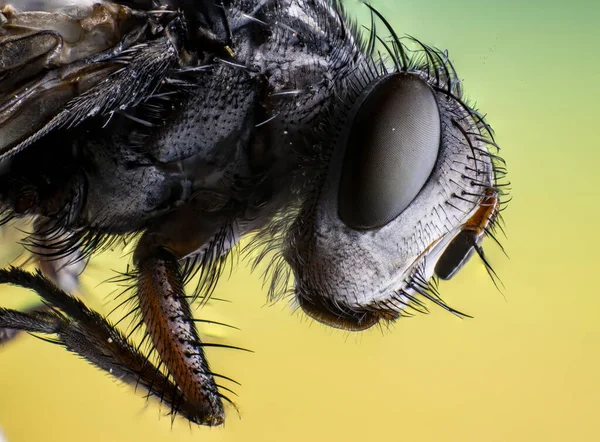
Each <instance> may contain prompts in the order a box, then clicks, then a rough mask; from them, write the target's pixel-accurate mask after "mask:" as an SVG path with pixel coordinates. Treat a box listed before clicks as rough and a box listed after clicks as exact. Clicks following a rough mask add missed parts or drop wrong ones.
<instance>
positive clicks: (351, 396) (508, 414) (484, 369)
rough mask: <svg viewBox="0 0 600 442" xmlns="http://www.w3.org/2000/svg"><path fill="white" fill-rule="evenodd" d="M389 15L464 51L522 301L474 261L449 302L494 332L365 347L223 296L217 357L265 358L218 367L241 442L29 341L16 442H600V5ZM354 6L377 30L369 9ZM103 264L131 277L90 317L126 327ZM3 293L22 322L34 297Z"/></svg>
mask: <svg viewBox="0 0 600 442" xmlns="http://www.w3.org/2000/svg"><path fill="white" fill-rule="evenodd" d="M17 1H18V0H17ZM374 3H375V5H376V6H377V7H379V8H380V9H381V11H382V12H383V13H384V15H386V16H387V17H388V18H389V20H390V21H391V22H392V24H393V25H394V27H395V28H396V29H397V30H398V31H399V33H401V34H402V33H406V34H411V35H414V36H416V37H418V38H419V39H421V40H422V41H424V42H426V43H428V44H431V45H436V46H438V47H440V48H447V49H448V50H449V51H450V56H451V59H452V60H453V61H454V62H455V65H456V68H457V70H458V73H459V76H460V77H461V78H463V79H464V81H465V82H464V86H465V89H466V92H467V96H468V97H470V98H471V99H472V100H473V101H476V102H477V104H478V106H479V108H480V109H481V110H482V112H484V113H487V114H488V119H489V122H490V123H491V124H492V126H493V127H494V129H495V130H496V134H497V140H498V142H499V144H500V145H501V146H502V147H503V151H502V152H503V156H504V157H505V159H506V160H507V162H508V167H509V178H510V180H511V181H512V184H513V197H514V199H513V201H512V203H511V204H510V205H509V208H508V210H507V211H505V213H504V216H505V221H506V226H507V228H506V231H507V235H508V239H507V240H506V241H505V242H504V243H505V246H506V249H507V252H508V254H509V256H510V259H506V258H505V257H503V255H502V254H501V253H500V252H499V251H498V250H497V248H495V247H494V246H493V245H491V244H490V241H487V244H488V253H489V255H490V259H491V261H492V262H493V264H494V266H495V269H496V271H497V272H498V273H499V274H500V276H501V278H502V280H503V282H504V284H505V285H506V290H505V291H504V292H505V296H504V297H503V295H502V294H500V293H499V292H498V291H496V289H495V288H494V286H493V284H492V283H491V281H490V279H489V278H488V277H487V275H486V273H485V270H484V268H483V266H482V265H481V263H479V262H477V261H478V260H477V259H473V261H472V262H471V263H469V265H468V266H467V267H466V268H465V269H464V270H463V271H462V272H461V273H460V274H459V275H458V276H457V277H456V278H455V279H454V280H452V281H451V282H449V283H444V284H442V290H443V295H444V297H445V299H446V300H447V301H448V302H450V304H451V305H452V306H454V307H456V308H458V309H459V310H462V311H465V312H467V313H469V314H471V315H473V316H474V317H475V318H474V319H465V320H460V319H457V318H456V317H454V316H452V315H450V314H448V313H446V312H444V311H441V310H440V309H438V308H432V312H431V314H430V315H420V316H417V317H415V318H412V319H403V320H400V321H399V322H397V323H396V324H395V325H394V326H393V327H392V328H391V329H390V330H389V331H388V330H386V331H383V332H382V331H380V330H377V329H372V330H370V331H368V332H364V333H361V334H351V333H347V332H340V331H336V330H331V329H328V328H325V327H324V326H321V325H319V324H316V323H313V322H312V321H309V320H307V319H306V318H305V317H303V316H302V315H301V314H299V313H296V314H293V313H292V311H291V309H290V308H289V307H288V306H287V305H286V304H285V303H279V304H276V305H275V306H271V307H269V306H266V305H265V302H266V301H265V296H264V291H263V290H262V289H261V283H260V280H259V278H258V275H250V274H249V271H248V270H247V269H246V268H245V267H244V266H243V265H241V266H240V267H239V269H238V271H237V272H236V273H235V275H234V276H233V277H232V278H231V279H230V280H229V281H228V282H226V281H223V283H222V284H221V285H220V287H219V289H218V296H221V297H226V298H228V299H230V300H232V301H233V302H232V303H216V304H214V305H211V306H210V307H209V308H208V309H207V311H206V312H205V313H202V314H201V316H203V317H209V318H211V319H213V320H224V321H228V322H230V323H232V324H234V325H236V326H238V327H240V328H241V329H242V331H239V332H237V331H232V332H227V333H226V334H222V332H223V330H220V329H211V330H206V333H207V334H209V335H212V338H211V339H212V340H215V339H216V340H221V341H225V342H229V343H232V344H235V345H239V346H242V347H246V348H251V349H253V350H254V351H255V353H253V354H250V353H242V352H234V351H230V350H222V349H209V352H208V353H209V358H210V361H211V363H212V366H213V368H214V369H215V370H216V371H217V372H221V373H225V374H227V375H229V376H232V377H234V378H236V379H237V380H239V381H240V382H242V384H243V386H242V387H238V388H237V389H236V390H237V391H238V393H239V394H240V397H239V398H238V399H237V404H238V405H239V407H240V410H241V416H242V418H241V419H238V417H237V415H236V412H235V410H233V409H231V408H230V409H229V410H228V419H227V423H226V425H225V426H224V427H223V428H212V429H210V428H190V427H189V425H188V423H187V422H186V421H184V420H181V419H178V420H177V421H175V423H174V425H173V426H171V422H170V419H169V417H161V418H160V419H159V416H160V415H161V413H159V407H158V405H157V404H156V403H155V402H149V403H147V402H145V401H144V400H143V399H141V398H140V396H141V395H140V393H138V394H137V395H135V394H133V392H132V389H131V388H129V387H126V386H123V385H120V384H118V383H116V382H114V381H113V380H111V379H109V377H108V376H106V375H105V374H104V373H102V372H100V371H98V370H96V369H94V368H92V367H91V366H90V365H88V364H87V363H85V362H83V361H82V360H80V359H78V358H77V357H74V356H73V355H70V354H68V353H67V352H66V351H64V350H63V349H61V348H59V347H54V346H51V345H48V344H46V343H44V342H41V341H38V340H36V339H33V338H31V337H28V336H24V337H22V338H21V339H20V340H19V342H18V343H17V344H16V345H11V346H8V347H6V348H2V349H1V350H0V428H2V430H3V431H4V433H5V436H6V438H7V440H8V441H9V442H31V441H46V442H50V441H108V440H110V441H137V440H143V441H145V442H154V441H156V442H158V441H160V442H167V441H192V440H194V441H203V442H212V441H241V440H244V441H290V442H291V441H309V440H310V441H368V440H374V439H376V438H382V439H385V440H406V441H411V442H412V441H460V442H466V441H472V442H482V441H486V442H488V441H489V442H491V441H510V442H518V441H528V442H531V441H545V442H550V441H580V442H582V441H598V440H600V426H599V425H598V419H599V417H598V413H599V411H600V379H599V378H600V320H599V319H598V316H599V315H598V312H599V309H600V298H599V297H598V284H597V275H596V274H595V273H594V272H596V271H598V268H599V263H600V260H599V259H598V250H599V248H600V247H599V246H600V244H599V240H598V233H597V231H595V229H596V228H597V227H598V216H599V214H600V209H599V208H598V191H597V190H596V188H597V187H598V185H597V183H596V177H597V169H598V164H600V149H599V147H600V146H599V145H598V144H599V143H598V136H597V128H598V126H599V121H598V116H599V112H598V110H597V106H598V103H600V92H599V91H600V86H599V85H598V78H599V76H600V56H599V53H600V50H599V48H598V46H599V45H600V31H599V29H600V18H599V17H600V7H599V6H597V5H598V3H597V2H596V1H570V2H563V1H556V0H554V1H553V0H546V1H541V0H536V1H530V2H522V1H517V0H503V1H495V2H491V1H487V2H486V1H480V0H455V1H449V0H419V1H414V0H410V1H409V0H404V1H398V2H396V1H394V2H392V1H389V2H385V1H383V0H379V1H375V2H374ZM348 4H349V5H350V6H351V8H352V10H353V11H360V13H361V17H362V18H364V19H365V21H364V22H365V23H368V21H367V14H365V12H366V11H365V8H364V7H360V8H359V7H358V6H357V2H356V1H354V0H353V1H349V2H348ZM102 261H104V263H103V262H102ZM103 265H106V266H108V267H113V268H115V267H116V264H115V263H110V262H109V257H101V258H100V259H99V260H97V262H96V266H94V267H93V268H91V269H90V270H89V272H88V274H87V276H86V277H85V279H84V283H85V285H86V287H87V288H88V289H90V290H93V291H94V292H97V294H98V296H94V297H93V299H91V300H90V301H89V302H88V303H89V304H90V305H91V306H92V307H94V308H98V309H100V310H101V311H104V312H106V311H108V306H106V305H104V306H103V299H105V298H106V297H107V296H108V294H109V293H110V292H111V290H112V289H113V287H110V286H109V285H107V284H103V285H100V286H99V287H96V284H97V283H98V282H99V281H101V280H102V279H104V278H105V277H106V276H107V275H108V273H106V271H100V268H102V266H103ZM594 269H596V270H594ZM1 295H2V296H0V303H1V304H2V305H5V306H8V305H16V304H15V302H20V301H22V300H23V299H24V296H25V295H24V292H22V291H19V292H18V291H10V290H7V289H2V293H1ZM109 299H110V298H109ZM165 411H166V410H163V412H162V414H164V412H165ZM0 438H1V437H0Z"/></svg>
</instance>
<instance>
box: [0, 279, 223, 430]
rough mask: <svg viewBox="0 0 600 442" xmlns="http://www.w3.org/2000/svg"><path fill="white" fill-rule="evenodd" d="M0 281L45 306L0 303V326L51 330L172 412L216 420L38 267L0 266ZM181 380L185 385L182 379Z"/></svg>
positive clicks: (217, 421) (199, 421)
mask: <svg viewBox="0 0 600 442" xmlns="http://www.w3.org/2000/svg"><path fill="white" fill-rule="evenodd" d="M0 284H13V285H16V286H20V287H24V288H28V289H31V290H34V291H35V292H37V293H38V294H39V295H40V296H41V297H42V299H43V300H44V302H45V303H46V304H47V305H48V306H49V307H50V308H51V309H50V310H49V311H46V312H38V311H32V312H28V313H24V312H18V311H15V310H9V309H2V308H0V329H2V328H5V329H15V330H24V331H28V332H34V333H42V334H53V335H56V336H57V338H56V340H55V341H54V342H56V343H57V344H60V345H63V346H65V347H66V348H67V350H69V351H71V352H73V353H77V354H79V355H80V356H82V357H84V358H85V359H87V360H88V361H90V362H91V363H93V364H94V365H96V366H97V367H99V368H101V369H102V370H104V371H106V372H107V373H109V374H111V375H112V376H114V377H116V378H117V379H119V380H121V381H123V382H126V383H128V384H131V385H134V386H136V387H137V386H140V387H142V388H145V389H146V390H147V391H148V394H149V395H152V396H156V397H158V398H160V399H161V400H162V401H164V402H166V403H168V404H169V405H170V406H171V409H172V412H173V413H177V412H178V413H181V414H182V415H183V416H185V417H186V418H187V419H189V420H190V421H192V422H195V423H197V424H204V425H218V424H220V423H222V414H216V413H215V412H214V411H211V412H207V410H206V407H199V406H198V403H197V402H196V401H195V397H192V400H190V399H188V396H189V394H186V392H185V391H184V390H183V389H180V388H179V387H178V386H177V385H176V384H175V383H173V382H172V381H171V380H170V378H169V377H167V376H165V375H164V374H163V373H162V372H161V371H160V370H159V369H158V368H157V367H155V366H154V365H153V364H152V363H151V362H150V361H149V360H148V359H147V357H146V356H144V355H143V354H141V353H140V352H139V351H138V350H137V349H135V347H133V346H132V345H131V344H130V343H129V342H128V341H127V339H126V338H125V337H124V336H123V335H122V334H121V333H119V332H118V331H117V330H116V329H115V328H114V327H113V326H112V325H111V324H110V323H109V322H108V321H107V320H106V319H104V318H103V317H102V316H101V315H100V314H98V313H96V312H94V311H92V310H89V309H88V308H87V307H86V306H85V305H84V304H83V303H82V302H81V301H79V300H78V299H76V298H74V297H72V296H70V295H68V294H66V293H65V292H63V291H62V290H60V289H59V288H58V287H56V286H55V285H54V284H53V283H52V282H50V281H49V280H48V279H46V278H44V277H43V276H42V275H41V273H39V272H38V273H37V274H33V273H29V272H26V271H23V270H21V269H18V268H10V269H4V270H0ZM167 284H168V283H167ZM58 310H60V311H58ZM211 379H212V378H211ZM176 382H177V381H176ZM179 382H181V381H179ZM179 382H178V383H179ZM181 385H183V386H184V388H186V387H188V386H187V385H186V384H185V383H183V384H181ZM215 391H216V388H215ZM221 413H222V412H221Z"/></svg>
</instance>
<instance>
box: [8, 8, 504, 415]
mask: <svg viewBox="0 0 600 442" xmlns="http://www.w3.org/2000/svg"><path fill="white" fill-rule="evenodd" d="M46 5H47V2H46V3H44V2H36V1H34V0H26V1H24V2H23V1H17V2H16V3H14V4H12V5H11V4H5V5H4V6H3V9H2V15H0V20H1V23H2V24H1V27H0V202H1V204H2V209H3V213H4V221H9V220H12V219H15V218H27V219H30V220H32V226H33V228H32V231H31V233H30V235H29V236H28V238H27V240H26V245H27V246H29V248H30V250H32V251H33V252H34V254H35V255H36V257H37V260H38V263H39V266H40V267H41V268H42V270H43V271H44V272H43V273H42V272H38V273H29V272H26V271H24V270H22V269H20V268H14V267H13V268H8V269H6V270H2V271H0V282H3V283H10V284H15V285H18V286H23V287H27V288H30V289H33V290H35V291H36V292H37V293H38V294H39V295H40V296H41V298H42V299H43V301H44V304H40V307H39V308H35V309H32V310H30V311H26V312H21V311H15V310H9V309H0V336H4V338H3V339H4V340H5V341H8V340H9V339H10V338H11V337H12V336H13V335H14V333H15V331H16V330H27V331H30V332H35V333H38V334H50V335H55V339H56V342H58V343H60V344H62V345H64V346H65V347H66V348H67V349H68V350H69V351H72V352H75V353H78V354H80V355H81V356H83V357H85V358H86V359H87V360H89V361H90V362H91V363H93V364H95V365H97V366H98V367H100V368H102V369H104V370H106V371H107V372H108V373H110V374H112V375H113V376H115V377H117V378H119V379H120V380H122V381H123V382H126V383H130V384H138V385H140V386H141V387H144V388H145V389H147V390H148V392H149V393H150V395H154V396H158V397H160V398H161V399H162V400H163V401H165V402H167V403H168V404H169V405H170V406H171V408H172V411H173V413H174V414H175V413H179V414H181V415H183V416H185V417H186V418H187V419H189V420H190V421H192V422H195V423H198V424H206V425H218V424H221V423H222V422H223V416H224V414H223V405H222V398H223V397H224V396H223V395H222V394H221V392H220V391H219V389H218V387H217V386H216V384H215V381H214V376H213V373H212V372H211V370H210V368H209V365H208V363H207V361H206V359H205V357H204V352H203V347H205V345H206V344H203V343H202V341H201V339H200V336H199V334H198V332H197V330H196V327H195V323H194V318H193V315H192V313H191V309H190V303H191V302H194V299H195V296H191V297H190V296H186V293H185V290H184V285H185V282H186V281H187V279H188V277H189V276H190V275H191V274H193V273H194V272H196V271H199V272H200V274H201V278H200V285H199V287H198V288H197V290H196V291H195V292H194V293H195V294H196V295H198V296H200V295H202V296H207V295H208V294H210V292H211V291H212V289H213V288H214V286H215V284H216V283H217V281H218V279H219V276H220V273H221V270H222V268H223V264H224V263H225V261H226V260H227V259H229V256H230V255H231V254H232V253H233V252H232V251H234V250H235V248H236V245H237V244H238V243H239V241H240V240H241V239H242V238H244V237H246V236H249V238H250V239H249V240H248V244H247V245H246V247H250V248H252V249H253V250H254V253H252V254H251V256H252V257H253V259H255V260H256V261H260V260H265V259H267V260H268V261H269V263H268V271H267V278H268V279H269V281H270V282H269V284H268V287H269V296H271V297H272V298H276V297H279V296H284V295H288V294H289V295H292V298H293V300H294V302H296V303H297V305H299V306H300V307H301V308H302V309H303V310H304V312H306V314H308V315H309V316H310V317H312V318H314V319H316V320H318V321H321V322H323V323H326V324H328V325H330V326H333V327H338V328H343V329H347V330H362V329H366V328H368V327H371V326H373V325H374V324H377V323H381V322H385V321H395V320H396V319H398V318H399V317H400V316H402V315H403V314H408V313H410V311H423V310H426V306H427V303H428V302H433V303H435V304H437V305H439V306H441V307H443V308H445V309H447V310H449V311H451V312H454V313H458V312H456V311H455V310H453V309H452V308H450V307H449V306H447V305H446V304H445V303H444V301H443V300H442V299H441V298H440V296H439V294H438V292H437V289H436V283H437V279H438V278H442V279H448V278H450V277H451V276H452V275H453V274H454V273H455V272H456V271H457V270H459V269H460V268H461V267H462V266H463V264H464V263H465V262H466V261H467V260H468V258H469V257H470V256H471V255H472V254H473V253H477V254H479V255H480V256H481V257H482V258H483V260H484V263H485V265H486V266H488V264H487V261H486V260H485V258H484V255H483V251H482V249H481V242H482V240H483V238H484V237H485V236H486V235H492V233H493V227H494V226H495V225H496V224H497V222H498V220H499V210H500V207H501V202H502V201H501V200H502V197H503V195H504V192H502V188H503V184H500V182H499V180H501V179H502V177H503V176H504V166H503V161H502V160H501V159H500V158H499V157H498V156H497V155H496V147H495V143H494V141H493V135H492V131H491V129H490V127H489V126H488V125H487V123H486V122H485V120H484V118H483V117H482V116H481V114H479V113H478V112H477V111H475V110H474V109H473V108H472V107H471V106H469V104H468V103H466V102H465V100H464V99H463V94H462V85H461V82H460V81H459V80H458V77H457V75H456V73H455V71H454V68H453V66H452V64H451V63H450V61H449V60H448V57H447V55H446V54H445V53H444V52H441V51H439V50H437V49H435V48H432V47H429V46H427V45H426V44H424V43H422V42H420V41H419V40H417V39H415V38H407V37H404V38H400V37H398V34H397V33H396V32H395V31H394V30H393V28H392V26H391V25H390V24H389V23H388V21H387V20H386V19H385V18H384V17H383V16H382V15H381V14H380V13H379V12H378V11H377V10H376V9H374V8H373V7H371V6H369V5H368V4H367V5H365V6H364V7H365V8H369V9H370V11H371V19H372V20H371V23H370V24H368V25H367V29H368V30H367V31H361V29H360V28H359V27H358V25H356V24H355V23H354V22H353V21H352V20H350V19H349V18H348V17H347V14H346V13H345V11H344V9H343V8H342V5H341V4H340V3H339V2H338V1H328V0H230V1H223V2H214V1H213V0H210V1H209V0H198V1H193V0H162V1H161V0H121V1H119V2H113V1H108V0H105V1H103V2H101V3H93V2H87V1H86V2H71V4H68V5H62V6H61V7H57V6H56V5H53V6H52V8H46ZM44 8H45V9H46V10H43V9H44ZM492 236H493V235H492ZM120 239H125V240H126V241H132V242H134V244H135V252H134V254H133V257H132V265H133V268H134V270H133V271H132V272H131V273H130V274H129V275H128V277H129V278H130V281H131V284H132V287H133V290H134V293H135V296H134V298H133V299H134V300H135V313H136V314H137V315H139V319H140V324H143V326H144V328H145V335H146V337H147V338H148V340H149V342H150V343H151V345H152V348H153V350H152V352H155V354H156V355H157V360H158V361H160V363H159V364H158V365H157V364H156V363H154V362H153V361H152V359H151V358H150V356H149V355H148V354H144V353H142V352H140V351H139V350H138V347H135V346H134V345H133V344H132V343H130V342H129V340H128V339H127V338H126V337H125V336H124V335H123V334H122V333H121V332H119V331H118V330H117V329H116V328H115V327H114V326H113V325H111V324H110V323H109V322H108V320H107V319H106V318H104V317H103V316H102V315H100V314H99V313H96V312H94V311H92V310H90V309H88V308H87V307H86V306H85V305H84V303H83V302H82V301H80V300H78V299H76V298H74V297H73V296H71V295H70V294H68V293H67V292H70V291H71V290H72V289H73V286H74V284H75V283H76V278H74V275H76V274H77V272H78V271H79V270H80V269H81V267H82V265H83V264H85V262H86V260H87V258H88V257H89V255H90V254H92V253H94V252H95V251H97V250H98V249H101V248H102V247H103V246H106V245H107V244H112V243H113V242H114V241H115V240H120ZM488 268H489V266H488ZM490 272H491V268H490Z"/></svg>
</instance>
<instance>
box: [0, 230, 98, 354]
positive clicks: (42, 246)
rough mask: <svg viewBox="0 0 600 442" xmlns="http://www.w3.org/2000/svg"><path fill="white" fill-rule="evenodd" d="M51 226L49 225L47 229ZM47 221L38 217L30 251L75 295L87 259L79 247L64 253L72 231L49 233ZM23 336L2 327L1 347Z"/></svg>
mask: <svg viewBox="0 0 600 442" xmlns="http://www.w3.org/2000/svg"><path fill="white" fill-rule="evenodd" d="M46 227H47V226H46ZM46 227H44V226H43V222H42V221H40V219H39V218H38V219H37V220H36V222H35V227H34V229H35V232H34V234H33V235H32V237H33V239H32V238H30V240H29V241H30V243H32V244H29V246H30V249H31V251H32V252H33V256H32V257H31V258H30V259H33V260H34V261H35V262H36V264H37V267H38V268H39V269H40V270H41V271H42V273H43V274H44V276H46V277H47V278H49V279H50V280H51V281H52V282H54V284H56V285H57V286H58V287H59V288H60V289H61V290H64V291H65V292H73V291H76V290H78V289H79V275H80V274H81V273H82V272H83V270H84V269H85V266H86V264H87V260H86V259H85V258H84V257H83V256H82V255H81V252H80V250H79V249H78V248H73V249H71V248H69V250H68V253H67V252H65V251H64V248H65V245H67V244H69V241H70V239H72V234H71V233H69V232H65V231H61V232H58V233H57V232H53V233H52V234H50V233H49V232H47V231H45V230H44V229H45V228H46ZM48 310H49V307H48V306H47V305H46V304H44V303H43V302H40V303H38V304H36V305H34V306H32V307H30V308H29V309H27V312H28V313H36V312H46V311H48ZM18 335H19V330H15V329H9V328H0V345H2V344H6V343H7V342H9V341H11V340H12V339H14V338H15V337H17V336H18Z"/></svg>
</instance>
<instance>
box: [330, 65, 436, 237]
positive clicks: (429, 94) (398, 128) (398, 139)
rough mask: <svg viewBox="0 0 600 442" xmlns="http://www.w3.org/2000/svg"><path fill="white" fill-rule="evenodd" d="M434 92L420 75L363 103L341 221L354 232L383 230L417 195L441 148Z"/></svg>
mask: <svg viewBox="0 0 600 442" xmlns="http://www.w3.org/2000/svg"><path fill="white" fill-rule="evenodd" d="M440 132H441V123H440V114H439V110H438V106H437V102H436V100H435V97H434V95H433V91H432V89H431V88H430V87H429V85H427V83H425V82H424V81H423V80H421V79H420V78H419V77H417V76H415V75H410V74H405V73H397V74H393V75H390V76H387V77H384V78H383V79H381V80H380V81H379V82H378V83H377V84H376V85H375V86H374V87H373V88H371V89H370V90H369V91H368V95H367V96H366V98H365V99H364V100H363V101H362V104H361V105H360V108H359V109H358V112H357V113H356V115H355V117H354V120H353V121H352V127H351V129H350V131H349V137H348V144H347V148H346V154H345V158H344V164H343V168H342V174H341V180H340V188H339V196H338V198H339V199H338V202H339V216H340V219H341V220H342V222H344V224H346V225H347V226H348V227H350V228H352V229H357V230H358V229H374V228H378V227H382V226H384V225H386V224H387V223H389V222H390V221H392V220H393V219H394V218H396V217H397V216H398V215H400V213H402V212H403V211H404V209H406V207H408V205H409V204H410V203H411V202H412V201H413V199H414V198H415V197H416V196H417V194H418V193H419V191H420V190H421V188H422V187H423V186H424V184H425V182H426V181H427V179H428V178H429V176H430V175H431V172H432V170H433V167H434V165H435V162H436V160H437V157H438V152H439V148H440Z"/></svg>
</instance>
